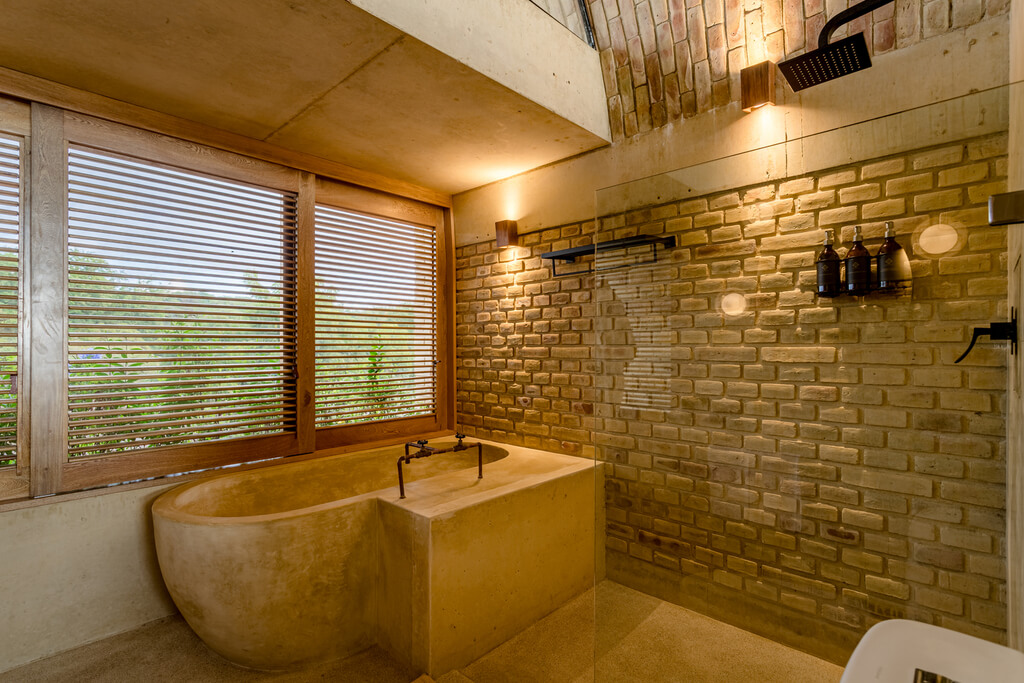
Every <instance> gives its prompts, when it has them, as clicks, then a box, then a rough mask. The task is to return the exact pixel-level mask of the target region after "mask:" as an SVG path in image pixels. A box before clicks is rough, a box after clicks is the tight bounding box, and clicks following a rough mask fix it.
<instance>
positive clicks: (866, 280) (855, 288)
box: [846, 225, 871, 296]
mask: <svg viewBox="0 0 1024 683" xmlns="http://www.w3.org/2000/svg"><path fill="white" fill-rule="evenodd" d="M863 239H864V238H863V237H862V236H861V232H860V226H859V225H857V226H855V227H854V228H853V246H852V247H850V251H848V252H846V293H847V294H853V295H854V296H861V295H863V294H867V293H868V292H869V291H871V253H870V252H868V250H867V249H865V248H864V244H863Z"/></svg>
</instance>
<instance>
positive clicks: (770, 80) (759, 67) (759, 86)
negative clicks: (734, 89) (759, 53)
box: [740, 62, 775, 112]
mask: <svg viewBox="0 0 1024 683" xmlns="http://www.w3.org/2000/svg"><path fill="white" fill-rule="evenodd" d="M740 102H741V103H742V105H743V111H747V112H750V111H754V110H755V109H758V108H760V107H763V106H764V105H766V104H775V64H774V63H772V62H761V63H760V64H755V65H753V66H748V67H747V68H745V69H740Z"/></svg>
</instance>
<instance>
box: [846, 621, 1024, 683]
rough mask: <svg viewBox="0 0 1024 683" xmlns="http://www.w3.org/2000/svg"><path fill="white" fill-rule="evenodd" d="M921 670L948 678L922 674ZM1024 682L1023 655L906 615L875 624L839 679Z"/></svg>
mask: <svg viewBox="0 0 1024 683" xmlns="http://www.w3.org/2000/svg"><path fill="white" fill-rule="evenodd" d="M918 670H921V671H923V672H927V673H930V674H934V675H936V676H942V677H943V678H937V677H936V676H933V677H927V676H925V677H922V678H918V677H917V673H916V672H917V671H918ZM919 680H923V681H948V682H949V683H954V682H955V683H1021V681H1024V653H1021V652H1017V651H1016V650H1011V649H1010V648H1008V647H1003V646H1002V645H996V644H995V643H990V642H988V641H987V640H982V639H981V638H975V637H974V636H968V635H964V634H963V633H957V632H956V631H950V630H949V629H945V628H941V627H939V626H932V625H931V624H923V623H921V622H918V621H909V620H907V619H891V620H889V621H883V622H881V623H878V624H875V625H874V626H872V627H871V628H870V629H869V630H868V632H867V633H865V634H864V637H863V638H861V641H860V642H859V643H857V648H856V649H855V650H854V651H853V655H851V656H850V661H849V662H848V663H847V665H846V670H845V671H844V672H843V678H842V680H841V681H840V683H914V682H915V681H919Z"/></svg>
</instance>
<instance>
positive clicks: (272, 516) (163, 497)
mask: <svg viewBox="0 0 1024 683" xmlns="http://www.w3.org/2000/svg"><path fill="white" fill-rule="evenodd" d="M447 438H451V437H441V438H440V439H436V441H442V440H446V439H447ZM473 441H479V442H480V443H482V444H484V445H485V446H491V447H493V448H496V449H497V450H499V451H502V453H503V455H501V456H499V457H498V458H496V459H495V460H492V461H491V462H492V463H494V462H499V461H501V460H504V459H506V458H508V457H510V456H512V455H513V453H512V451H511V450H510V448H515V446H511V444H502V443H498V442H494V441H487V440H484V439H474V440H473ZM403 446H404V444H392V445H390V446H378V447H375V448H367V449H365V450H359V451H348V452H345V453H336V454H334V455H325V456H322V457H318V458H309V459H305V460H296V461H294V462H288V461H287V459H285V460H284V462H281V463H277V464H275V465H269V466H268V467H264V468H260V469H258V470H243V471H240V472H221V473H219V474H215V475H213V476H210V477H204V478H202V479H197V480H195V481H190V482H186V483H183V484H180V485H178V486H174V487H173V488H171V489H170V490H168V491H165V492H163V493H161V494H160V495H159V496H158V497H157V499H156V500H155V501H153V504H152V506H151V508H150V509H151V512H152V515H153V523H154V525H155V524H156V521H157V519H158V518H159V519H166V520H169V521H172V522H178V523H182V524H191V525H195V526H244V525H248V524H253V525H256V524H267V523H274V522H278V521H281V522H283V521H286V520H290V519H293V518H295V517H301V516H304V515H309V514H318V513H320V512H323V511H325V510H331V509H334V508H337V507H341V506H342V505H350V504H355V503H358V502H361V501H362V500H368V499H377V498H381V497H383V495H384V494H385V493H386V492H389V491H392V490H393V491H396V492H397V490H398V482H397V479H398V475H397V474H396V475H395V479H396V482H395V484H394V486H386V487H383V488H379V489H374V490H372V491H367V492H365V493H359V494H356V495H354V496H348V497H347V498H338V499H336V500H329V501H327V502H324V503H319V504H317V505H308V506H306V507H300V508H294V509H291V510H283V511H281V512H269V513H265V514H262V515H233V516H214V515H200V514H196V513H194V512H187V511H185V510H183V509H181V508H179V507H177V499H178V498H179V497H180V496H181V495H183V494H185V493H187V492H188V491H191V490H192V489H194V488H196V487H199V486H204V485H209V484H210V483H212V482H216V481H220V480H223V479H228V478H232V477H244V476H247V475H249V476H258V474H257V473H259V472H264V471H266V470H269V469H273V468H275V467H282V466H287V465H299V464H302V463H312V462H325V461H327V460H340V459H343V458H347V457H353V456H357V455H364V454H366V453H369V452H372V451H383V450H391V449H394V450H395V455H396V461H397V455H398V452H400V451H401V449H402V447H403ZM462 469H472V466H471V467H466V468H462ZM462 469H459V470H452V471H450V472H442V473H440V474H438V475H435V476H443V475H445V474H451V473H452V472H461V471H462ZM427 478H428V479H430V478H433V477H427ZM409 483H410V484H411V483H413V482H409Z"/></svg>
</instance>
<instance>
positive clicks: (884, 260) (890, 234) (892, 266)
mask: <svg viewBox="0 0 1024 683" xmlns="http://www.w3.org/2000/svg"><path fill="white" fill-rule="evenodd" d="M875 272H876V273H877V275H878V289H880V290H882V291H885V292H897V291H899V290H901V289H906V288H907V287H909V286H910V282H911V278H912V276H911V272H910V259H909V258H908V257H907V252H906V251H905V250H904V249H903V247H901V246H900V245H899V243H898V242H897V241H896V229H895V226H894V225H893V224H892V222H888V223H886V224H885V242H883V243H882V246H881V247H879V248H878V254H877V255H876V256H875Z"/></svg>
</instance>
